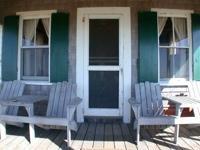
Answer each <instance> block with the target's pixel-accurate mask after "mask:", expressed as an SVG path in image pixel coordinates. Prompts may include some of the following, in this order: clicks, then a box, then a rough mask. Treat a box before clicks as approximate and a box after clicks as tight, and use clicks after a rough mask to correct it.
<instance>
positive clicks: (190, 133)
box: [0, 123, 200, 150]
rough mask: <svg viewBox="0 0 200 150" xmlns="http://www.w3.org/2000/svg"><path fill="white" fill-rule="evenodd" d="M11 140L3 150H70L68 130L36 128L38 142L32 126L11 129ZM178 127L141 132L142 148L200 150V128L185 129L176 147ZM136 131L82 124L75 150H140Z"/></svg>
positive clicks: (119, 125) (74, 138) (126, 127)
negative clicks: (30, 139) (30, 136)
mask: <svg viewBox="0 0 200 150" xmlns="http://www.w3.org/2000/svg"><path fill="white" fill-rule="evenodd" d="M7 129H8V130H7V132H8V133H7V134H8V135H7V137H6V139H4V140H2V141H0V149H1V150H3V149H6V150H7V149H15V150H25V149H26V150H27V149H31V150H33V149H41V150H45V149H48V150H49V149H50V150H54V149H66V141H65V138H66V131H60V130H44V129H41V128H38V127H36V139H35V141H34V143H32V144H29V142H28V139H27V137H28V126H27V125H26V126H25V127H24V128H17V127H13V126H7ZM173 132H174V127H168V128H165V129H163V130H160V129H147V128H143V129H141V136H142V141H141V145H140V149H142V150H159V149H164V150H165V149H166V150H167V149H184V150H190V149H191V150H192V149H193V150H197V149H200V127H196V128H193V129H189V128H186V127H185V126H184V127H183V126H181V128H180V138H179V142H178V145H174V144H173ZM134 136H135V132H134V131H133V130H132V128H131V126H130V125H126V124H122V123H98V124H97V123H84V124H80V126H79V130H78V132H77V133H75V132H73V133H72V147H71V149H75V150H78V149H87V150H88V149H98V150H100V149H109V150H111V149H120V150H123V149H127V150H134V149H137V147H136V145H135V137H134Z"/></svg>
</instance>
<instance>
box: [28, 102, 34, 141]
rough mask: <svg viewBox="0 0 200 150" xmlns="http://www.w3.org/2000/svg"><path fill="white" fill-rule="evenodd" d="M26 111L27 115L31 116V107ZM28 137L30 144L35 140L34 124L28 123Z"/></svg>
mask: <svg viewBox="0 0 200 150" xmlns="http://www.w3.org/2000/svg"><path fill="white" fill-rule="evenodd" d="M26 109H27V112H28V115H29V116H33V105H31V106H29V107H28V108H26ZM29 137H30V143H32V142H33V141H34V139H35V128H34V124H32V123H29Z"/></svg>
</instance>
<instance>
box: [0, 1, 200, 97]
mask: <svg viewBox="0 0 200 150" xmlns="http://www.w3.org/2000/svg"><path fill="white" fill-rule="evenodd" d="M78 7H130V8H131V30H132V31H131V35H132V39H131V41H132V43H131V44H132V48H131V49H132V82H131V83H132V85H134V83H136V82H137V57H138V30H137V29H138V22H137V20H138V19H137V18H138V17H137V14H138V12H139V11H143V10H150V9H151V8H171V9H190V10H194V11H195V12H200V1H199V0H176V1H175V0H54V1H51V0H42V1H41V0H32V1H29V0H20V1H15V0H1V1H0V23H2V22H3V17H4V16H7V15H14V14H16V12H20V11H33V10H50V9H56V10H58V11H63V12H69V14H70V35H69V40H70V41H69V81H70V82H75V81H76V75H75V74H76V20H77V8H78ZM156 67H157V66H156ZM132 87H133V86H132ZM44 89H45V88H44ZM44 89H43V90H42V91H44V92H45V93H48V88H46V89H45V90H44ZM40 90H41V87H40V86H30V87H28V88H27V90H26V91H25V93H36V94H39V93H38V92H37V91H40ZM132 91H133V90H132ZM40 92H41V91H40Z"/></svg>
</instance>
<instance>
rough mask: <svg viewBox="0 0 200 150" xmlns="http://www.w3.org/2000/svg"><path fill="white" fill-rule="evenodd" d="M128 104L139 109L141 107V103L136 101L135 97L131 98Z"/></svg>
mask: <svg viewBox="0 0 200 150" xmlns="http://www.w3.org/2000/svg"><path fill="white" fill-rule="evenodd" d="M128 102H129V104H130V105H132V106H136V107H139V106H140V105H141V104H140V103H138V102H137V101H136V99H135V98H134V97H131V98H129V100H128Z"/></svg>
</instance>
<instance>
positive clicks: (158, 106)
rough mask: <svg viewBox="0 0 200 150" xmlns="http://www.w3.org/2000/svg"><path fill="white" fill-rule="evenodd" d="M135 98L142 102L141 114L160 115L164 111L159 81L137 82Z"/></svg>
mask: <svg viewBox="0 0 200 150" xmlns="http://www.w3.org/2000/svg"><path fill="white" fill-rule="evenodd" d="M135 98H136V101H137V102H138V103H140V104H141V116H144V117H146V116H149V117H150V116H158V115H160V113H161V112H162V111H163V103H162V96H161V90H160V85H159V84H157V83H150V82H145V83H138V84H135Z"/></svg>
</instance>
